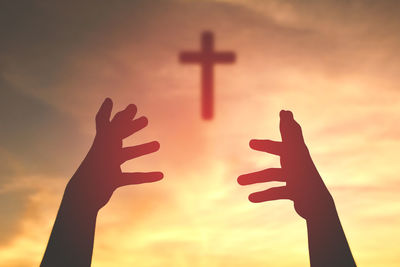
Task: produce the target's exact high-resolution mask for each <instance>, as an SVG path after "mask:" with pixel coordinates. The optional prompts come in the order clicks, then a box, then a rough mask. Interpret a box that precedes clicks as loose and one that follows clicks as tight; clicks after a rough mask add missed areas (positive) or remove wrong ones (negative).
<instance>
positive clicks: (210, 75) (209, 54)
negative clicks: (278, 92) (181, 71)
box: [179, 32, 236, 120]
mask: <svg viewBox="0 0 400 267" xmlns="http://www.w3.org/2000/svg"><path fill="white" fill-rule="evenodd" d="M179 59H180V61H181V62H182V63H198V64H201V87H202V91H201V92H202V93H201V113H202V117H203V119H205V120H210V119H212V117H213V114H214V88H213V87H214V64H216V63H233V62H235V59H236V55H235V53H233V52H215V51H214V35H213V33H212V32H203V34H202V36H201V51H200V52H196V51H184V52H181V53H180V55H179Z"/></svg>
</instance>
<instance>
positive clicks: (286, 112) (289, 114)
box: [279, 110, 294, 120]
mask: <svg viewBox="0 0 400 267" xmlns="http://www.w3.org/2000/svg"><path fill="white" fill-rule="evenodd" d="M279 117H280V118H281V119H283V120H289V119H291V120H293V119H294V118H293V113H292V112H291V111H290V110H281V111H280V112H279Z"/></svg>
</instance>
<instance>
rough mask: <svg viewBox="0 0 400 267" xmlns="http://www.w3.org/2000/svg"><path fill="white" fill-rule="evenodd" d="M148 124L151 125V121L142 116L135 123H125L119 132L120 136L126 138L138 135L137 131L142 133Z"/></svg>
mask: <svg viewBox="0 0 400 267" xmlns="http://www.w3.org/2000/svg"><path fill="white" fill-rule="evenodd" d="M147 124H149V121H148V120H147V118H146V117H144V116H142V117H140V118H138V119H136V120H133V121H128V122H126V123H124V124H123V125H121V128H120V130H119V131H120V135H121V137H122V138H126V137H128V136H130V135H132V134H134V133H136V132H137V131H140V130H141V129H143V128H144V127H146V126H147Z"/></svg>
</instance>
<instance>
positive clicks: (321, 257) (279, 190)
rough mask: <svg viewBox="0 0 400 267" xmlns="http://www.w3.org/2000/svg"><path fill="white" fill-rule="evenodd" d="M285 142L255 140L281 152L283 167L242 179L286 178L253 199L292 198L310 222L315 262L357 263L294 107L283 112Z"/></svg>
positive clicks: (241, 178) (257, 144)
mask: <svg viewBox="0 0 400 267" xmlns="http://www.w3.org/2000/svg"><path fill="white" fill-rule="evenodd" d="M280 132H281V136H282V141H281V142H276V141H271V140H251V141H250V147H251V148H252V149H255V150H259V151H263V152H267V153H270V154H274V155H278V156H280V159H281V168H270V169H265V170H262V171H258V172H254V173H249V174H245V175H241V176H239V178H238V183H239V184H241V185H249V184H254V183H261V182H271V181H280V182H286V185H285V186H280V187H272V188H270V189H267V190H265V191H261V192H256V193H252V194H251V195H250V196H249V200H250V201H251V202H264V201H271V200H277V199H290V200H292V201H293V202H294V208H295V210H296V212H297V213H298V214H299V215H300V216H301V217H303V218H304V219H305V220H306V222H307V230H308V244H309V253H310V263H311V266H313V267H317V266H356V264H355V261H354V259H353V256H352V254H351V251H350V248H349V245H348V243H347V240H346V236H345V234H344V231H343V229H342V226H341V224H340V220H339V216H338V214H337V212H336V207H335V203H334V201H333V198H332V196H331V194H330V193H329V191H328V189H327V188H326V186H325V184H324V182H323V181H322V178H321V176H320V175H319V173H318V171H317V169H316V167H315V165H314V163H313V161H312V159H311V156H310V153H309V151H308V149H307V146H306V144H305V142H304V139H303V134H302V131H301V127H300V125H299V124H298V123H297V122H296V121H295V120H294V118H293V114H292V113H291V112H290V111H281V113H280Z"/></svg>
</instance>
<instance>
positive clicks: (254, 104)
mask: <svg viewBox="0 0 400 267" xmlns="http://www.w3.org/2000/svg"><path fill="white" fill-rule="evenodd" d="M399 12H400V3H399V2H398V1H389V0H388V1H373V0H369V1H351V0H347V1H345V0H326V1H321V0H318V1H317V0H313V1H300V0H298V1H284V0H271V1H263V0H241V1H240V0H220V1H217V0H214V1H212V0H209V1H201V0H197V1H196V0H192V1H184V0H180V1H179V0H176V1H166V0H165V1H151V0H149V1H147V0H143V1H122V0H119V1H105V0H103V1H50V0H46V1H1V3H0V265H1V266H10V267H17V266H18V267H25V266H26V267H27V266H38V265H39V263H40V261H41V258H42V256H43V253H44V250H45V247H46V244H47V241H48V238H49V235H50V231H51V227H52V225H53V223H54V219H55V216H56V212H57V210H58V207H59V204H60V201H61V198H62V194H63V191H64V188H65V185H66V183H67V182H68V180H69V178H70V177H71V176H72V175H73V173H74V172H75V170H76V168H77V167H78V166H79V163H80V162H81V161H82V159H83V158H84V156H85V154H86V152H87V151H88V149H89V147H90V145H91V142H92V139H93V137H94V134H95V126H94V116H95V114H96V112H97V110H98V108H99V106H100V104H101V103H102V101H103V100H104V98H105V97H111V98H112V99H113V101H114V112H115V111H117V110H120V109H123V108H125V107H126V106H127V105H128V104H129V103H134V104H136V105H137V107H138V111H139V114H140V115H145V116H147V117H148V119H149V125H148V126H147V128H145V129H144V130H142V131H141V132H139V133H138V134H135V135H134V136H132V137H130V138H128V139H126V140H125V142H124V144H125V145H133V144H139V143H143V142H147V141H152V140H158V141H159V142H160V144H161V149H160V151H159V152H157V153H156V154H153V155H148V156H145V157H143V158H140V159H135V160H132V161H129V162H127V163H126V164H125V165H124V166H123V169H124V170H129V171H153V170H154V171H159V170H161V171H163V172H164V174H165V178H164V179H163V180H162V181H160V182H158V183H153V184H145V185H137V186H127V187H124V188H120V189H118V190H117V191H116V192H115V193H114V195H113V197H112V198H111V200H110V202H109V203H108V204H107V206H105V207H104V208H103V209H102V210H101V211H100V213H99V215H98V219H97V228H96V237H95V244H94V255H93V264H92V266H95V267H105V266H143V267H156V266H182V267H186V266H188V267H189V266H190V267H192V266H193V267H200V266H201V267H203V266H204V267H205V266H207V267H219V266H232V267H239V266H240V267H242V266H254V267H259V266H278V267H279V266H307V265H308V264H309V260H308V247H307V232H306V223H305V221H304V219H302V218H301V217H300V216H298V215H297V214H296V212H295V211H294V209H293V203H292V202H291V201H287V200H280V201H273V202H268V203H261V204H254V203H250V202H249V201H248V199H247V196H248V194H250V193H251V192H254V191H257V190H262V189H266V188H268V187H271V186H274V184H273V183H272V184H258V185H252V186H249V187H241V186H239V185H238V184H237V182H236V178H237V176H238V175H240V174H243V173H248V172H251V171H256V170H261V169H265V168H268V167H278V166H279V158H277V157H274V156H271V155H267V154H263V153H261V152H255V151H252V150H251V149H250V148H249V147H248V141H249V140H250V139H251V138H267V139H275V140H280V134H279V127H278V126H279V111H280V110H281V109H289V110H292V111H293V113H294V116H295V118H296V120H297V121H298V122H299V123H300V124H301V125H302V127H303V133H304V137H305V140H306V143H307V144H308V147H309V149H310V152H311V155H312V157H313V159H314V162H315V164H316V166H317V168H318V170H319V171H320V174H321V176H322V178H323V179H324V181H325V183H326V185H327V186H328V188H329V190H330V192H331V194H332V195H333V197H334V199H335V203H336V207H337V209H338V212H339V216H340V218H341V222H342V225H343V227H344V230H345V233H346V236H347V239H348V241H349V244H350V247H351V249H352V252H353V255H354V257H355V260H356V262H357V264H358V265H359V266H366V267H370V266H371V267H372V266H387V267H391V266H398V265H399V262H400V248H399V245H398V242H399V240H400V194H399V192H400V163H399V156H398V153H399V152H398V151H400V125H399V122H400V53H399V49H400V35H399V31H400V16H399V15H398V14H399ZM204 30H209V31H212V32H214V35H215V41H216V43H215V46H216V49H217V50H231V51H235V53H236V57H237V60H236V63H235V64H231V65H218V66H217V67H216V68H215V97H216V103H215V118H214V120H212V121H204V120H202V119H201V113H200V68H199V66H196V65H182V64H181V63H179V60H178V54H179V52H180V51H182V50H198V49H199V48H200V34H201V32H203V31H204Z"/></svg>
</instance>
